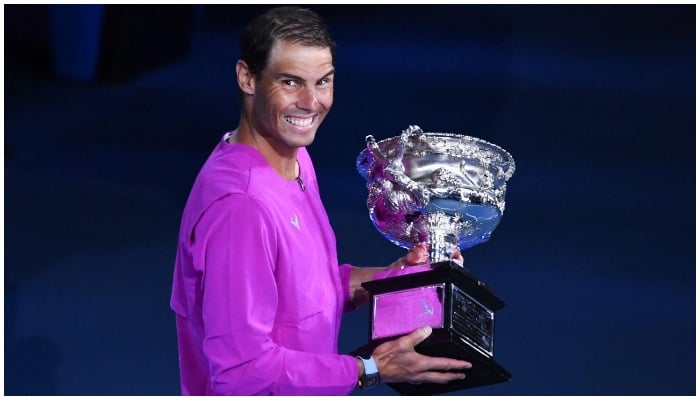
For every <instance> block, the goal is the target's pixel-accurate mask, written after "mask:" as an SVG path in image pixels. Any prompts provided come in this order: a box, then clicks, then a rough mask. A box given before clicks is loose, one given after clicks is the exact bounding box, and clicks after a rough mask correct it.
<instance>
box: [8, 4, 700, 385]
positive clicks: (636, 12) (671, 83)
mask: <svg viewBox="0 0 700 400" xmlns="http://www.w3.org/2000/svg"><path fill="white" fill-rule="evenodd" d="M64 7H66V6H52V7H49V6H4V10H5V45H6V48H5V162H4V167H5V171H4V177H5V214H4V215H5V266H6V268H5V296H4V301H5V308H4V311H5V319H4V321H5V331H4V335H5V394H8V395H16V394H49V395H50V394H57V395H141V394H142V395H172V394H178V393H179V386H178V385H179V382H178V369H177V348H176V342H175V326H174V319H173V315H172V312H171V311H170V310H169V307H168V300H169V291H170V284H171V274H172V267H173V261H174V255H175V246H176V237H177V231H178V227H179V219H180V213H181V211H182V207H183V206H184V202H185V200H186V197H187V194H188V192H189V189H190V186H191V184H192V182H193V179H194V177H195V175H196V173H197V172H198V170H199V167H200V166H201V164H202V162H203V161H204V159H205V158H206V157H207V155H208V153H209V151H210V150H211V149H212V148H213V146H214V145H215V143H216V141H217V140H218V139H219V138H220V136H221V135H222V133H223V132H224V131H226V130H230V129H233V128H235V127H236V124H237V120H238V113H239V108H238V105H237V101H236V96H237V89H236V84H235V77H234V73H233V72H234V65H235V61H236V59H237V57H238V32H239V30H240V28H241V27H242V25H243V24H244V23H245V22H246V21H248V20H249V18H250V17H252V16H254V15H256V14H257V13H258V12H259V11H260V10H261V9H263V8H265V7H264V6H206V7H194V8H192V7H179V8H173V7H162V6H150V7H144V6H138V7H128V6H106V7H104V8H103V9H102V10H98V12H97V13H94V10H92V11H90V10H88V13H87V15H92V14H90V13H91V12H93V14H95V15H98V14H100V13H102V15H103V17H102V18H103V19H97V20H95V21H97V22H98V24H97V25H96V26H98V27H99V26H102V31H101V32H102V35H101V36H96V33H95V32H92V33H90V31H87V32H88V33H84V32H83V33H81V31H80V29H78V27H79V25H76V20H70V19H67V17H66V15H70V14H71V12H74V11H75V10H74V9H73V10H68V9H65V8H64ZM314 8H315V9H316V10H317V11H319V12H320V13H321V14H322V15H324V16H325V17H326V18H327V20H328V22H329V24H330V26H331V29H332V31H333V33H334V35H335V37H336V40H337V42H338V54H337V59H336V68H337V72H336V97H335V105H334V110H333V111H332V112H331V114H330V116H329V117H328V118H327V120H326V122H325V123H324V125H323V126H322V128H321V129H320V131H319V135H318V136H317V140H316V142H315V143H314V144H313V145H312V146H311V148H310V151H311V154H312V157H313V158H314V160H315V164H316V169H317V172H318V177H319V181H320V184H321V190H322V196H323V199H324V201H325V204H326V207H327V210H328V213H329V216H330V218H331V222H332V223H333V225H334V227H335V229H336V234H337V240H338V250H339V258H340V260H341V261H348V262H353V263H355V264H359V265H376V264H382V265H384V264H387V263H389V262H390V261H392V260H394V259H395V258H397V257H399V256H400V255H401V254H403V252H404V251H403V250H402V249H399V248H397V247H395V246H394V245H392V244H390V243H389V242H388V241H386V240H385V239H384V238H382V237H381V235H379V233H377V232H376V231H375V229H374V227H373V226H372V225H371V223H370V220H369V218H368V216H367V210H366V207H365V198H366V188H365V186H364V183H363V180H362V178H361V177H360V176H359V175H358V174H357V173H356V172H355V169H354V162H355V157H356V156H357V154H358V153H359V152H360V151H361V150H362V148H363V146H364V137H365V135H367V134H370V133H371V134H374V135H375V136H376V137H378V138H385V137H390V136H395V135H397V134H399V133H400V132H401V130H402V129H405V128H406V127H407V126H408V125H409V124H418V125H420V126H421V127H422V128H423V129H424V130H426V131H433V132H453V133H463V134H469V135H472V136H477V137H480V138H483V139H486V140H488V141H491V142H493V143H496V144H498V145H500V146H501V147H504V148H505V149H507V150H508V151H509V152H510V153H511V154H512V155H513V156H514V157H515V160H516V164H517V169H516V172H515V175H514V176H513V178H512V179H511V180H510V181H509V183H508V195H507V207H506V212H505V215H504V217H503V220H502V221H501V224H500V226H499V227H498V229H497V230H496V231H495V232H494V234H493V237H492V238H491V240H490V241H489V242H487V243H484V244H482V245H479V246H477V247H474V248H472V249H468V250H465V251H464V252H463V253H464V256H465V258H466V263H467V265H468V267H469V268H470V269H471V270H472V271H474V272H475V273H476V274H477V275H479V276H480V278H481V279H483V280H484V281H486V282H487V283H489V285H490V286H492V287H493V289H494V291H495V292H496V293H497V294H498V295H499V296H500V297H501V298H503V300H504V301H505V302H506V307H505V308H504V309H503V310H502V311H500V312H499V313H498V314H497V317H496V320H497V334H496V348H495V354H496V359H497V361H498V362H499V363H500V364H501V365H503V366H505V367H506V368H507V369H509V370H510V371H511V373H512V375H513V380H512V381H511V382H509V383H504V384H499V385H494V386H489V387H483V388H477V389H473V390H469V391H463V392H456V393H454V394H469V395H475V394H499V395H694V394H695V376H696V370H695V366H696V364H695V360H696V357H695V353H696V347H695V346H696V334H695V326H696V325H695V315H696V310H695V304H696V303H695V299H696V295H695V276H696V275H695V260H694V259H695V86H696V82H695V77H696V75H695V5H673V6H659V5H653V6H652V5H644V6H631V5H625V6H614V5H603V6H583V5H574V6H554V5H539V6H498V5H490V6H467V5H449V6H367V5H363V6H316V7H314ZM52 15H53V16H56V18H55V19H52V17H51V16H52ZM78 20H79V19H78ZM100 21H102V22H101V25H100ZM57 23H59V24H60V23H63V25H61V26H62V28H60V29H57V25H56V24H57ZM66 27H69V28H66ZM70 27H73V28H75V29H72V28H70ZM52 32H53V33H52ZM76 37H78V38H81V39H83V41H82V42H77V41H76ZM91 38H92V39H93V41H94V42H99V43H100V53H99V54H98V55H97V58H96V59H95V60H97V61H95V63H96V67H95V68H93V69H90V68H88V69H87V73H86V72H84V71H83V75H76V76H73V79H66V77H67V76H68V75H66V73H65V71H66V70H65V69H64V70H63V71H64V72H63V74H62V75H61V76H62V77H63V78H61V77H57V76H56V74H55V72H56V71H58V69H57V68H58V67H56V68H53V67H52V66H54V65H58V63H60V62H64V63H65V62H66V61H65V59H60V55H61V54H63V55H65V54H66V50H65V46H68V47H70V45H71V43H72V44H73V45H75V44H76V43H86V42H89V40H88V39H91ZM54 44H55V45H56V47H54V46H53V45H54ZM61 46H63V47H61ZM73 47H75V46H73ZM52 48H63V50H62V51H63V53H53V52H52V50H51V49H52ZM82 51H83V50H80V49H79V50H77V53H76V54H77V55H78V56H80V55H81V54H83V53H81V52H82ZM61 60H62V61H61ZM68 61H70V60H68ZM62 65H63V66H64V67H65V65H68V66H70V65H71V64H70V62H68V64H62ZM73 65H74V66H75V65H78V66H80V65H82V66H83V69H84V70H85V68H84V67H85V62H83V63H82V64H80V63H74V64H73ZM90 71H94V72H95V73H94V74H93V75H92V76H90V74H91V72H90ZM86 74H87V75H86ZM81 76H82V78H81ZM366 312H367V311H366V309H363V310H361V311H358V312H356V313H354V314H350V315H347V316H346V319H345V321H344V327H343V331H342V334H341V341H340V348H341V350H342V351H344V352H347V351H349V350H351V349H353V348H355V347H357V346H358V345H360V344H362V343H364V342H365V341H366V335H367V323H366ZM319 379H322V377H319ZM392 393H393V391H392V390H391V389H389V388H388V387H386V386H384V387H382V388H380V389H377V390H375V391H373V392H371V393H370V394H392Z"/></svg>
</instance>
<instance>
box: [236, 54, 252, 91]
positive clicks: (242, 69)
mask: <svg viewBox="0 0 700 400" xmlns="http://www.w3.org/2000/svg"><path fill="white" fill-rule="evenodd" d="M236 78H237V79H238V87H239V88H240V89H241V91H242V92H243V93H245V94H254V93H255V75H253V74H252V73H251V72H250V68H248V64H246V62H245V61H243V60H238V62H237V63H236Z"/></svg>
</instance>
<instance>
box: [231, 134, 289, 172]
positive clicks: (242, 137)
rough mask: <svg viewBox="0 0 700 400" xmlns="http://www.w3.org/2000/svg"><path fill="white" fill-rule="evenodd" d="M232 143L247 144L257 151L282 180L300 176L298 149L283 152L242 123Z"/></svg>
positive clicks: (232, 138)
mask: <svg viewBox="0 0 700 400" xmlns="http://www.w3.org/2000/svg"><path fill="white" fill-rule="evenodd" d="M231 142H234V143H243V144H247V145H248V146H250V147H252V148H254V149H256V150H257V151H258V152H259V153H260V154H261V155H262V156H263V158H264V159H265V160H266V161H267V163H268V164H270V167H272V169H274V170H275V171H277V173H278V174H279V175H280V176H281V177H282V178H284V179H286V180H293V179H296V178H297V177H298V176H299V164H297V152H298V149H294V150H293V151H281V150H280V149H277V148H276V147H275V146H273V145H272V144H271V143H270V142H269V141H268V140H267V139H266V138H265V137H264V136H262V135H260V134H259V133H257V132H256V131H254V130H253V129H250V126H249V125H248V124H245V123H241V125H239V127H238V129H236V134H235V135H233V136H232V137H231Z"/></svg>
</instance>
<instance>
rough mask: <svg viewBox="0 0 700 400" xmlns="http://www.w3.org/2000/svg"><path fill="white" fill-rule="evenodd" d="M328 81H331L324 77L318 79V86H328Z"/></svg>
mask: <svg viewBox="0 0 700 400" xmlns="http://www.w3.org/2000/svg"><path fill="white" fill-rule="evenodd" d="M330 83H331V80H330V79H329V78H324V79H321V80H320V81H318V85H319V86H328V85H330Z"/></svg>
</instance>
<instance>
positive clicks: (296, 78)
mask: <svg viewBox="0 0 700 400" xmlns="http://www.w3.org/2000/svg"><path fill="white" fill-rule="evenodd" d="M258 78H259V79H257V80H256V82H255V96H254V99H253V112H252V120H253V124H254V126H255V129H256V130H257V131H258V133H260V134H261V135H263V136H264V137H265V138H266V139H267V140H268V142H270V144H271V145H272V146H273V147H275V148H277V150H278V151H283V152H286V151H288V150H295V149H296V148H298V147H301V146H307V145H309V144H311V142H313V140H314V137H315V136H316V130H317V129H318V127H319V126H320V125H321V122H322V121H323V119H324V118H325V117H326V114H328V111H330V109H331V106H332V105H333V59H332V57H331V52H330V49H328V48H324V47H309V46H302V45H299V44H294V43H288V42H284V41H279V40H278V41H276V43H275V44H274V45H273V46H272V49H271V51H270V58H269V60H268V64H267V66H266V67H265V69H264V70H263V71H262V72H261V73H260V76H259V77H258Z"/></svg>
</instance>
